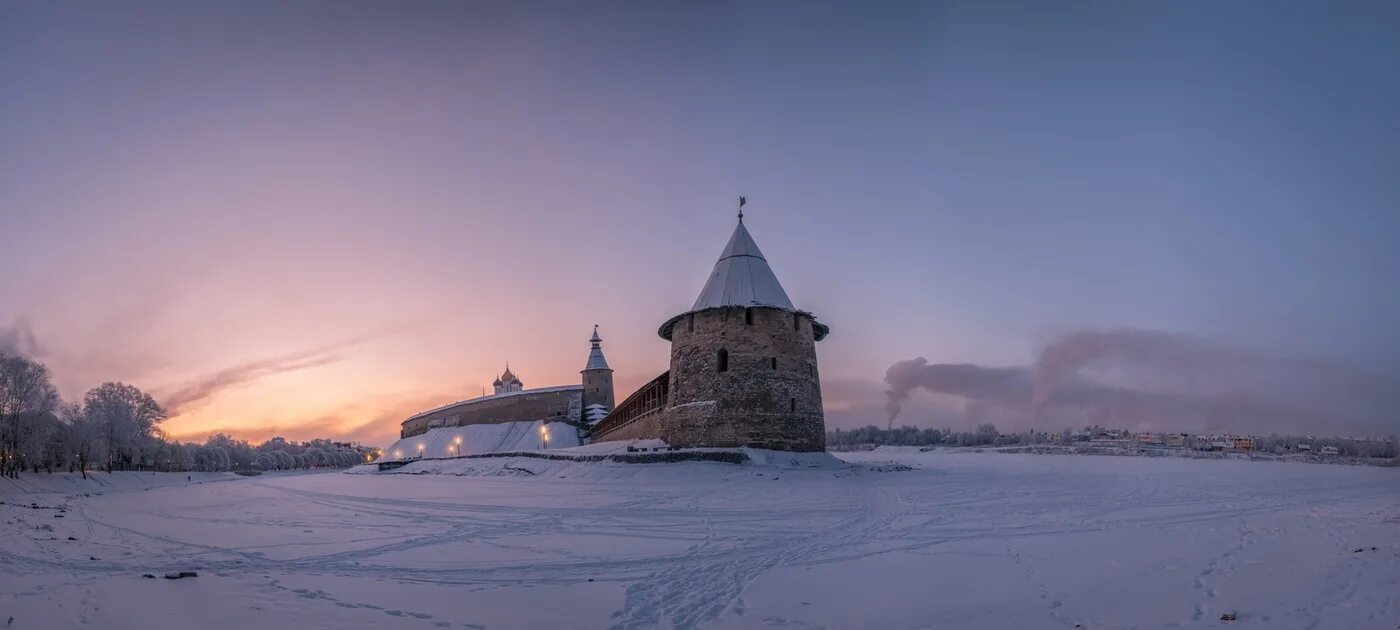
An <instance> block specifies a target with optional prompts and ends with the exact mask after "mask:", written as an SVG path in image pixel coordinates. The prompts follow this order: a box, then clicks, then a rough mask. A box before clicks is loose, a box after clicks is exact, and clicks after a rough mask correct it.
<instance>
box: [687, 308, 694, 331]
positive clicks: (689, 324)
mask: <svg viewBox="0 0 1400 630" xmlns="http://www.w3.org/2000/svg"><path fill="white" fill-rule="evenodd" d="M685 331H686V332H695V313H691V314H690V315H688V316H686V318H685Z"/></svg>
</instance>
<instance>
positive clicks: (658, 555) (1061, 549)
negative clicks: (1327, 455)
mask: <svg viewBox="0 0 1400 630" xmlns="http://www.w3.org/2000/svg"><path fill="white" fill-rule="evenodd" d="M842 457H843V458H846V459H848V460H849V461H851V462H853V464H854V465H851V466H839V465H838V466H820V467H805V466H797V467H790V468H780V467H777V466H774V465H741V466H736V465H732V464H719V463H703V462H686V463H682V464H646V465H630V464H613V463H604V464H600V465H597V467H596V468H594V470H599V471H604V472H595V473H589V474H584V473H583V472H582V471H583V470H584V469H585V468H584V467H586V466H589V465H588V464H580V463H577V462H549V461H544V460H535V461H534V463H535V464H539V463H543V464H544V465H546V466H555V465H558V466H564V467H568V468H569V470H562V471H556V472H562V473H563V474H552V473H548V474H534V475H531V474H518V475H510V476H505V475H502V476H491V475H471V476H452V475H445V474H444V475H433V474H423V475H412V474H368V475H346V474H338V473H329V474H311V475H299V476H266V475H265V476H262V477H252V478H245V479H239V480H235V481H230V482H226V483H207V484H196V485H183V484H182V485H173V486H168V487H163V488H153V489H151V490H149V491H144V492H119V493H118V492H113V493H107V494H104V495H102V496H87V497H84V496H80V495H79V496H72V497H69V498H67V499H65V505H66V507H67V510H66V514H65V518H55V513H56V510H55V509H53V508H52V507H51V506H42V507H44V508H45V509H35V508H32V507H30V506H29V505H28V503H25V504H23V505H16V504H15V503H16V502H12V501H6V504H4V505H0V565H3V566H4V567H5V579H4V580H0V614H3V615H5V616H10V615H13V616H14V619H15V620H14V623H13V624H12V627H13V628H110V629H112V630H125V629H132V630H137V629H139V630H165V629H167V628H169V629H174V628H189V627H201V628H266V627H272V628H326V629H331V628H335V629H340V628H360V627H373V628H386V629H398V628H412V629H424V630H433V629H435V628H482V627H485V628H638V629H640V628H726V629H728V628H755V627H788V628H856V629H861V628H882V629H885V628H889V629H897V628H992V629H997V628H1067V629H1069V628H1076V627H1078V628H1083V629H1099V630H1102V629H1109V628H1114V629H1117V628H1144V629H1145V628H1197V627H1207V628H1231V629H1235V628H1269V629H1275V628H1277V629H1284V630H1289V629H1302V628H1315V629H1319V630H1326V629H1339V630H1340V629H1347V630H1350V629H1367V628H1379V629H1386V628H1394V627H1395V626H1396V625H1397V624H1400V596H1397V593H1400V471H1397V470H1395V469H1389V468H1379V467H1359V466H1310V465H1306V464H1289V463H1278V464H1262V463H1251V462H1240V461H1194V460H1182V459H1168V458H1116V457H1063V456H1038V455H1004V454H994V453H966V452H964V453H955V452H948V451H934V452H930V453H918V452H903V451H888V452H887V451H880V452H873V453H848V454H842ZM515 459H520V460H522V461H523V460H524V459H525V458H515V457H501V458H484V459H480V460H472V459H458V460H438V461H424V462H419V463H415V464H410V466H448V465H451V466H458V465H476V464H475V462H486V461H488V460H492V461H495V462H497V463H499V462H508V461H511V460H515ZM526 465H532V464H526ZM544 472H546V473H547V471H544ZM45 526H47V527H45ZM70 536H71V537H73V538H75V539H76V540H69V539H68V537H70ZM172 569H187V570H188V569H193V570H197V571H199V577H198V578H195V579H185V580H163V579H144V578H142V577H141V574H142V573H145V572H154V573H156V574H159V573H160V572H163V571H166V570H172ZM1227 612H1236V613H1238V620H1236V621H1231V622H1223V621H1220V620H1219V617H1220V615H1221V614H1222V613H1227Z"/></svg>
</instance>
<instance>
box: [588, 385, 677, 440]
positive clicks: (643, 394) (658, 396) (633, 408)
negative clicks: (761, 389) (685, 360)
mask: <svg viewBox="0 0 1400 630" xmlns="http://www.w3.org/2000/svg"><path fill="white" fill-rule="evenodd" d="M670 387H671V371H670V370H667V371H665V372H662V373H661V376H658V377H656V378H654V379H651V381H650V382H648V383H647V384H646V385H643V386H641V387H639V388H638V389H637V391H635V392H633V393H632V395H631V396H628V397H627V400H624V401H622V404H620V405H618V406H617V407H616V408H614V409H613V410H612V411H610V412H608V415H607V416H606V417H604V418H603V419H602V420H599V421H598V424H595V425H593V430H592V432H591V433H592V435H593V437H594V438H595V439H596V438H599V437H603V436H605V435H607V434H608V433H611V432H613V431H616V430H618V429H621V428H622V427H625V426H627V425H629V424H632V423H633V422H636V421H637V420H640V419H642V418H645V417H647V416H650V415H651V414H654V413H659V412H660V411H661V410H662V409H665V408H666V400H667V396H668V395H669V393H670Z"/></svg>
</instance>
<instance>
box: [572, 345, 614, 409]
mask: <svg viewBox="0 0 1400 630" xmlns="http://www.w3.org/2000/svg"><path fill="white" fill-rule="evenodd" d="M588 341H589V343H591V344H593V348H592V349H591V350H589V351H588V364H587V365H585V366H583V370H581V371H580V374H583V413H584V417H585V418H586V419H592V417H594V416H596V417H597V418H598V419H601V418H602V417H603V416H604V415H606V414H607V412H609V411H612V408H613V404H614V403H613V371H612V368H610V367H608V360H607V359H605V358H603V346H602V344H603V338H602V337H599V336H598V327H597V326H594V327H593V338H591V339H589V340H588ZM594 405H601V406H600V407H596V406H594ZM599 412H601V413H599Z"/></svg>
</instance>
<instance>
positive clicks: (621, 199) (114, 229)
mask: <svg viewBox="0 0 1400 630" xmlns="http://www.w3.org/2000/svg"><path fill="white" fill-rule="evenodd" d="M496 4H497V6H495V7H488V6H487V5H486V4H485V3H481V4H477V3H464V2H444V3H427V2H416V3H388V2H368V3H361V2H342V1H336V2H295V3H283V2H276V3H273V2H252V3H185V2H168V3H141V2H134V3H108V2H92V3H84V2H62V3H51V2H25V1H21V2H5V3H3V4H0V243H3V246H2V247H0V330H4V331H5V332H4V334H5V335H6V336H7V337H8V338H9V339H11V341H12V345H15V344H14V343H13V340H15V339H21V340H23V339H27V335H28V333H29V332H32V335H33V341H34V343H33V344H29V343H28V342H27V341H26V342H23V343H20V344H18V345H21V346H25V347H24V348H21V349H22V350H25V351H27V352H28V353H29V354H32V355H33V356H35V357H36V358H38V359H39V360H42V361H44V362H45V363H46V364H48V365H49V367H50V368H51V369H52V371H53V373H54V378H55V383H56V384H57V385H58V387H59V389H60V391H61V393H62V395H63V396H64V397H65V398H68V399H76V398H79V397H81V395H82V393H83V392H84V391H85V390H86V389H87V388H89V387H92V386H94V385H96V384H98V383H101V382H103V381H108V380H121V381H124V382H129V383H131V384H134V385H137V386H138V387H141V388H143V389H145V390H147V391H150V392H152V393H153V394H155V395H156V398H157V399H158V400H160V401H162V402H163V403H164V404H166V405H167V407H169V408H170V409H171V411H172V415H171V418H170V419H169V420H168V421H166V422H165V423H164V429H165V430H166V431H167V433H169V434H170V435H172V436H175V437H179V438H182V439H202V438H203V437H204V436H205V435H207V434H208V433H210V432H212V431H228V432H231V433H233V434H235V435H237V436H240V437H245V438H249V439H254V440H261V439H263V438H266V437H268V436H270V435H273V434H279V435H284V436H287V437H289V438H306V437H313V436H321V435H329V436H348V437H351V438H354V439H361V440H366V441H369V442H373V443H383V442H385V441H387V440H388V439H389V438H390V437H392V436H395V435H396V434H397V430H398V422H399V421H400V420H402V419H403V417H405V416H407V415H409V414H411V413H413V412H416V411H419V410H422V409H424V408H427V407H431V406H435V405H438V404H442V403H445V402H450V401H453V400H458V399H462V398H466V397H470V396H475V395H478V394H479V393H480V391H481V388H483V387H489V385H490V382H491V380H492V378H493V377H494V376H495V374H496V373H497V372H499V371H500V369H501V368H502V367H503V366H504V364H505V362H506V361H509V362H510V365H511V367H512V369H513V370H515V371H516V372H517V373H518V374H519V375H520V376H521V378H522V379H523V380H524V381H525V383H526V385H527V387H536V386H545V385H555V384H564V383H574V382H577V380H578V378H579V376H578V371H579V370H580V369H581V368H582V367H583V364H584V361H585V359H586V357H587V353H588V343H587V340H588V336H589V334H590V333H591V331H592V326H593V325H594V324H598V325H600V327H601V332H602V335H603V337H604V339H605V343H604V349H605V352H606V354H607V357H608V360H609V362H610V363H611V365H612V367H613V368H614V369H615V370H616V378H617V383H618V386H617V390H618V391H617V394H618V398H619V400H620V399H621V398H622V397H625V396H626V395H627V394H628V393H630V392H631V391H632V390H633V389H634V388H635V387H636V386H638V385H640V384H642V383H644V382H645V381H647V380H649V379H651V378H652V377H654V376H655V375H657V374H658V373H660V372H661V371H662V370H665V369H666V364H667V352H668V347H667V344H666V342H664V341H663V340H661V339H660V338H658V337H657V335H656V329H657V326H658V325H660V324H661V323H662V322H663V321H664V320H666V319H667V318H669V317H670V316H672V315H675V314H678V313H681V312H684V311H685V310H686V309H687V308H688V307H689V306H690V304H691V302H692V301H693V300H694V298H695V296H696V294H697V293H698V292H699V290H700V287H701V286H702V284H703V283H704V279H705V277H706V275H707V274H708V272H709V270H710V267H711V266H712V265H713V263H714V260H715V258H716V256H717V255H718V254H719V252H720V249H721V248H722V246H723V245H724V242H725V240H726V239H727V238H728V236H729V233H730V231H731V230H732V228H733V222H734V205H735V200H736V198H737V197H738V196H739V195H740V194H743V195H746V196H747V197H748V199H749V206H748V208H747V210H748V215H747V218H746V223H747V224H748V226H749V228H750V230H751V231H752V233H753V236H754V238H755V239H756V240H757V242H758V243H759V245H760V246H761V247H762V248H763V250H764V253H765V254H766V255H767V257H768V259H769V261H770V262H771V264H772V266H773V269H774V271H775V272H776V273H777V275H778V278H779V279H780V280H781V281H782V282H783V284H784V286H785V288H786V289H787V292H788V294H789V295H790V296H791V297H792V299H793V301H794V302H795V303H796V304H797V305H798V306H799V307H800V308H803V309H805V310H809V311H811V312H813V313H815V314H816V315H817V316H818V317H819V318H820V319H821V320H822V321H824V322H826V323H827V324H829V325H830V326H831V328H832V333H831V336H830V337H829V338H828V339H827V340H825V341H823V342H822V343H821V344H820V345H819V348H818V351H819V357H820V360H821V370H822V376H823V387H824V396H825V401H826V404H827V407H828V425H829V426H854V425H858V424H866V423H881V424H882V423H883V422H884V420H885V418H884V415H883V412H882V411H880V409H881V404H882V402H883V394H882V389H883V387H884V386H883V383H882V379H883V378H884V375H885V371H886V368H888V367H889V366H890V365H891V364H893V363H895V362H897V361H902V360H906V359H911V358H913V357H917V356H922V357H927V358H928V360H929V361H931V362H935V363H975V364H980V365H991V366H999V365H1027V364H1030V363H1032V362H1034V361H1035V357H1036V352H1037V348H1039V347H1041V346H1042V345H1043V344H1045V343H1047V342H1048V341H1049V340H1051V339H1054V338H1057V336H1059V335H1062V334H1064V333H1066V332H1070V331H1077V330H1100V329H1109V330H1113V329H1124V328H1128V329H1140V330H1154V331H1170V332H1173V333H1182V334H1188V335H1195V336H1199V337H1201V338H1206V339H1211V340H1217V341H1219V342H1220V343H1224V344H1229V345H1231V346H1238V347H1246V348H1250V349H1252V351H1258V352H1262V353H1274V354H1281V355H1288V356H1300V357H1316V358H1318V359H1319V360H1324V361H1327V362H1329V364H1330V363H1335V364H1337V365H1346V366H1348V368H1347V369H1349V370H1350V369H1355V370H1360V371H1364V372H1365V373H1367V374H1371V375H1375V377H1376V378H1379V379H1382V380H1385V381H1389V380H1391V379H1394V378H1395V377H1396V375H1397V374H1400V332H1398V331H1400V327H1397V326H1396V322H1400V291H1397V286H1400V283H1397V281H1396V275H1397V270H1400V247H1397V246H1396V240H1397V235H1400V184H1397V182H1398V181H1400V178H1397V176H1396V174H1397V173H1400V122H1398V121H1400V118H1397V116H1396V112H1400V72H1397V68H1400V43H1398V42H1400V38H1397V37H1395V32H1394V28H1395V26H1394V25H1395V24H1396V23H1397V20H1400V4H1397V3H1379V2H1377V3H1352V2H1339V3H1322V2H1316V3H1305V2H1282V3H1274V4H1271V5H1269V7H1267V10H1261V9H1263V8H1264V7H1261V6H1259V5H1257V4H1251V3H1241V2H1234V3H1231V2H1179V3H1177V2H1173V3H1167V2H1163V3H1150V4H1149V3H1140V2H1131V3H1110V2H1103V3H1055V2H1028V3H1025V4H1022V5H1019V6H1018V4H1017V3H979V2H967V3H959V2H954V3H934V2H915V3H909V4H908V5H906V6H903V7H901V6H898V5H897V4H895V5H886V7H885V8H884V9H879V10H876V9H874V8H873V7H871V6H866V5H859V6H860V11H859V12H854V11H852V12H849V13H847V12H845V11H844V10H837V9H827V8H822V7H820V6H818V5H817V4H815V3H769V2H735V3H725V2H713V3H709V2H705V3H674V4H671V3H650V2H638V3H621V4H616V5H613V6H612V7H611V8H600V7H597V6H593V4H594V3H575V2H562V3H533V2H530V3H496ZM992 5H995V6H992ZM855 6H858V5H852V7H855ZM1368 378H1369V377H1368ZM926 402H927V401H926ZM928 404H930V405H932V404H933V403H928ZM904 419H905V420H906V421H909V422H911V423H915V424H925V425H928V424H940V425H941V424H943V422H944V420H943V419H941V418H936V417H935V416H932V415H923V416H921V415H919V414H918V413H907V414H906V416H904ZM1345 428H1346V427H1341V429H1345ZM1367 428H1374V425H1367ZM1053 429H1054V430H1058V429H1059V427H1053ZM1341 429H1339V430H1341Z"/></svg>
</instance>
